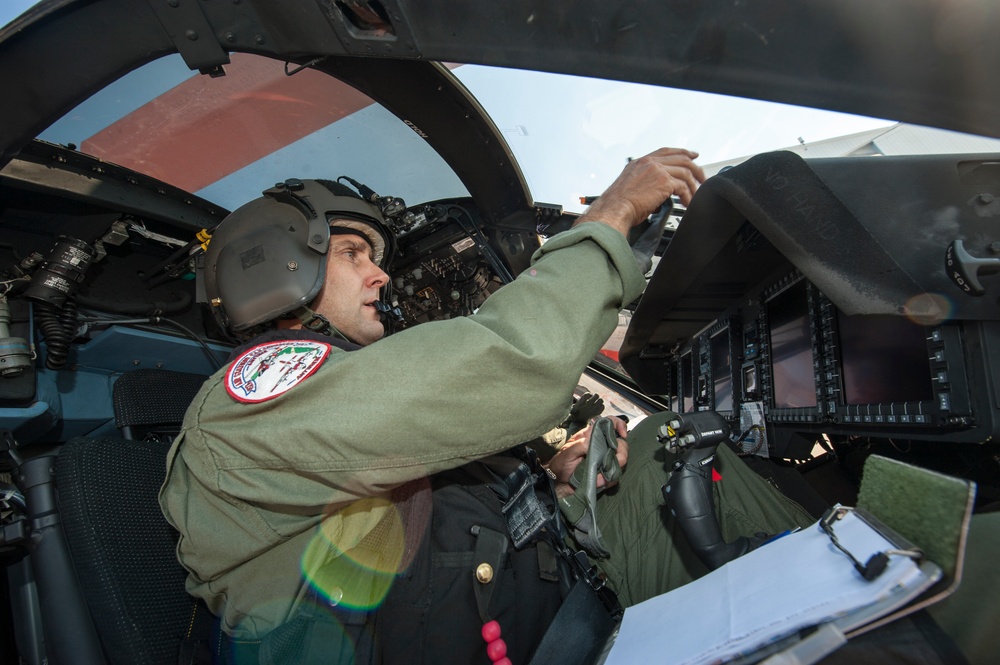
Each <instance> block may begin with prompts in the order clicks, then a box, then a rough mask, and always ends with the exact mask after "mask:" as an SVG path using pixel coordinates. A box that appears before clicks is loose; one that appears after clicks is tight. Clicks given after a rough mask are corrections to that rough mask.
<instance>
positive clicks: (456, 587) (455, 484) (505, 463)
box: [376, 446, 620, 665]
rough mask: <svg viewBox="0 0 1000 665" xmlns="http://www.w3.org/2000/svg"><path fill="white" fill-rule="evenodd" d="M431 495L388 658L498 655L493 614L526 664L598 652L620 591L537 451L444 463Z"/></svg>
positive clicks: (394, 615) (391, 609) (393, 603)
mask: <svg viewBox="0 0 1000 665" xmlns="http://www.w3.org/2000/svg"><path fill="white" fill-rule="evenodd" d="M431 496H432V502H433V508H432V515H431V519H430V520H428V522H427V526H426V531H425V533H424V540H423V546H422V547H421V548H420V550H419V552H418V553H417V555H416V557H415V558H414V560H413V561H412V563H411V565H410V566H409V568H408V569H407V570H406V571H405V572H404V573H403V574H402V575H400V576H399V577H398V578H397V579H396V581H395V583H394V585H393V588H392V590H391V591H390V592H389V596H388V598H387V599H386V602H385V603H384V605H383V606H382V608H381V609H380V610H379V611H378V616H377V628H376V634H377V638H376V639H377V641H378V651H380V655H381V658H380V660H381V662H382V663H385V664H393V663H444V662H453V663H483V664H484V665H489V663H491V662H492V661H493V660H495V658H491V657H490V656H489V655H488V654H487V642H486V641H485V639H484V638H483V636H482V629H483V625H484V624H486V623H488V622H490V621H497V622H498V623H499V626H500V630H501V639H503V641H504V642H505V644H506V654H507V657H508V658H510V660H511V662H512V663H515V664H516V665H528V664H529V663H542V662H545V663H564V662H565V663H581V662H585V661H586V659H587V658H590V657H592V655H593V654H594V653H595V652H596V651H599V650H600V647H601V646H603V643H604V641H605V639H606V638H607V636H608V635H609V634H610V633H611V631H612V630H613V627H614V618H613V614H614V613H615V612H617V611H620V609H617V599H615V598H614V596H613V594H611V593H610V590H608V589H606V588H602V589H601V592H602V593H603V594H604V600H605V603H602V599H601V597H600V596H599V595H598V593H597V592H595V590H594V588H593V587H594V586H597V587H602V586H603V585H602V584H601V582H600V579H599V578H598V577H597V575H596V574H595V571H594V570H593V569H592V568H591V567H590V564H589V563H588V562H586V558H585V557H583V555H582V553H581V555H580V557H579V558H576V557H575V555H574V554H573V553H572V552H571V551H570V550H569V548H568V547H567V546H566V544H565V529H564V527H563V524H562V521H561V518H560V515H559V511H558V508H557V507H556V503H555V494H554V489H553V487H552V482H551V480H550V479H549V477H548V475H547V474H546V473H545V471H544V469H542V468H541V466H540V465H539V464H538V462H537V460H536V458H535V456H534V453H533V452H532V451H531V450H529V449H528V448H527V447H525V446H520V447H518V448H515V449H512V450H511V451H508V452H507V453H505V454H503V455H497V456H494V457H490V458H486V459H484V460H480V461H476V462H472V463H470V464H466V465H465V466H462V467H459V468H457V469H453V470H451V471H446V472H443V473H439V474H437V475H435V476H433V477H432V479H431ZM588 576H589V578H588ZM605 604H608V605H610V606H611V608H612V609H611V610H610V611H609V609H608V608H606V607H605ZM557 617H561V618H557ZM554 621H555V622H556V623H555V624H554ZM563 622H565V623H563ZM550 629H551V630H550ZM494 655H495V652H494Z"/></svg>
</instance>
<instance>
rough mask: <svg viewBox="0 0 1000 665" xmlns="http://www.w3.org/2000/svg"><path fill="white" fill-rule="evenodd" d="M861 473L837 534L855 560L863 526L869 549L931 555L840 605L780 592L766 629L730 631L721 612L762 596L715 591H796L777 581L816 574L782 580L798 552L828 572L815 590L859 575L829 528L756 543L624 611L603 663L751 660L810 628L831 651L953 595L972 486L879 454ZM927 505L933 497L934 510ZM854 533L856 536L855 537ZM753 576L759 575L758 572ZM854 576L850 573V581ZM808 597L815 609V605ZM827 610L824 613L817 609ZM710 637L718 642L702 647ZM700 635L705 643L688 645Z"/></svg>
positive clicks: (805, 579)
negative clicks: (832, 639) (831, 639)
mask: <svg viewBox="0 0 1000 665" xmlns="http://www.w3.org/2000/svg"><path fill="white" fill-rule="evenodd" d="M864 477H865V481H864V482H863V483H862V488H861V492H860V493H859V501H858V503H859V507H858V509H854V510H850V511H849V512H850V514H851V516H852V519H851V520H848V521H845V522H844V524H845V525H847V524H850V526H849V528H848V527H845V530H844V536H845V538H844V539H843V540H846V541H848V546H849V547H856V548H859V549H858V558H859V559H860V560H862V561H864V560H867V558H868V557H869V556H870V554H871V550H870V549H866V548H868V547H869V545H866V544H865V542H866V539H867V538H868V535H864V534H868V533H869V532H870V533H871V534H875V535H877V537H879V538H881V539H882V540H881V541H879V544H877V545H870V546H871V547H874V548H875V549H878V548H883V549H885V548H889V549H907V550H909V549H913V548H914V544H915V545H916V546H919V547H920V549H921V550H923V551H924V552H925V553H927V554H928V556H927V557H926V558H925V559H924V560H922V561H920V562H919V563H916V562H913V561H909V564H910V565H908V566H907V571H906V573H905V574H904V575H902V576H901V577H899V578H893V577H889V578H884V579H883V581H884V582H886V583H889V588H888V589H886V588H880V587H879V585H877V584H874V585H872V586H869V587H868V588H869V589H870V590H871V591H872V593H870V594H868V595H867V596H866V595H865V594H864V593H863V592H862V593H861V595H860V596H859V598H852V599H850V600H849V601H846V602H847V605H846V606H836V605H829V606H825V605H824V603H825V601H826V599H825V598H818V597H815V598H813V597H809V598H806V599H805V600H803V599H802V598H795V597H790V598H787V599H785V600H788V603H787V604H785V605H780V606H779V607H778V609H777V610H774V608H769V609H767V610H762V611H777V612H778V613H777V614H775V615H774V616H773V617H769V619H773V621H770V623H769V622H768V621H762V622H760V623H761V624H762V625H763V626H764V627H763V628H762V629H760V630H759V631H758V632H756V633H754V634H753V635H752V636H751V638H750V639H745V640H744V639H742V638H741V636H740V635H739V634H735V635H734V632H735V633H739V631H740V630H742V629H743V627H742V626H735V627H734V626H732V625H727V624H725V622H720V621H719V616H720V615H721V614H724V613H726V612H730V613H735V614H737V615H739V614H741V613H745V612H752V611H755V610H757V609H759V606H760V605H761V603H760V602H759V599H758V598H749V599H747V598H740V597H737V598H735V599H731V598H729V597H726V599H725V602H721V603H720V602H718V600H717V599H715V600H713V599H714V597H715V596H716V595H718V594H719V593H723V594H725V593H728V592H729V591H730V590H731V589H733V588H738V587H750V591H749V593H751V594H760V595H761V596H765V595H767V594H768V593H786V594H794V592H796V591H797V589H794V588H793V589H787V588H784V589H783V588H782V584H785V586H786V587H787V586H795V585H798V584H800V583H801V584H809V583H811V582H812V581H814V580H810V579H809V577H810V576H808V575H803V574H802V571H801V570H799V571H798V572H797V573H795V574H798V575H799V577H798V578H796V581H795V582H789V581H788V580H791V579H792V577H793V575H792V574H790V573H791V572H794V571H791V569H790V567H789V566H788V564H787V562H789V561H796V560H799V559H801V558H803V557H805V558H807V559H808V560H809V561H815V562H816V565H817V567H818V568H817V570H818V571H820V572H823V571H825V572H826V573H828V577H829V576H832V577H830V579H829V580H828V581H829V582H831V584H830V585H828V586H827V587H826V588H825V589H823V590H820V591H817V593H832V594H833V596H836V595H837V592H836V591H835V590H834V591H831V589H834V587H837V586H838V585H840V584H841V583H843V584H842V586H844V587H845V588H846V587H848V586H852V585H853V587H854V590H857V589H858V588H859V585H858V583H857V582H858V579H860V576H858V574H857V572H856V571H855V569H854V567H853V566H852V565H851V563H850V561H849V560H848V558H847V557H845V556H843V555H842V554H841V553H839V552H836V551H835V550H834V549H833V547H832V546H830V545H828V544H827V545H825V546H824V543H825V542H826V541H825V539H826V535H825V534H819V533H818V528H817V527H818V525H813V527H810V528H809V529H806V530H804V531H803V532H801V533H798V534H792V535H790V536H786V537H784V538H781V539H779V540H776V541H774V542H772V543H769V544H767V545H765V546H763V547H761V548H759V549H757V550H754V551H753V552H750V553H749V554H747V555H745V556H744V557H741V558H740V559H736V560H735V561H732V562H730V563H728V564H726V566H723V567H722V568H720V569H718V570H716V571H713V572H712V573H710V574H709V575H707V576H705V577H703V578H701V579H699V580H696V581H694V582H692V583H690V584H688V585H685V586H683V587H680V588H679V589H675V590H674V591H671V592H669V593H667V594H664V595H662V596H657V597H656V598H653V599H650V600H648V601H646V602H644V603H640V604H639V605H636V606H633V607H631V608H628V609H627V610H626V612H625V617H624V619H623V621H622V625H621V626H620V628H619V633H618V636H617V639H616V640H615V643H614V645H612V646H611V648H610V650H609V651H608V652H607V653H606V654H605V655H606V660H605V662H606V663H607V664H608V665H614V664H616V663H630V662H670V663H675V662H684V663H713V662H733V663H741V664H747V663H754V662H759V661H760V660H762V659H764V658H769V657H773V655H774V654H775V653H776V652H777V653H778V654H780V653H782V652H783V651H784V650H786V649H792V650H794V649H797V648H799V644H800V643H801V642H803V641H804V640H801V639H800V635H801V631H803V630H806V629H811V628H814V627H816V626H823V632H824V633H825V634H828V633H832V634H834V635H835V636H840V640H841V641H840V642H836V643H831V646H830V647H829V648H828V650H827V652H829V651H832V650H833V649H834V648H836V646H839V644H842V643H843V639H844V637H843V636H844V634H845V633H846V634H847V635H849V636H854V635H859V634H861V633H864V632H867V631H868V630H871V629H873V628H875V627H878V626H880V625H883V624H885V623H888V622H889V621H892V620H895V619H896V618H899V617H901V616H904V615H906V614H909V613H911V612H914V611H916V610H918V609H921V608H923V607H926V606H927V605H929V604H932V603H934V602H937V600H939V599H941V598H943V597H945V596H946V595H948V594H949V593H951V592H952V591H953V590H954V588H955V587H956V586H957V585H958V582H959V581H960V580H961V560H962V558H963V556H964V547H965V539H966V536H967V532H968V522H969V519H970V516H971V512H972V498H973V497H974V492H975V486H974V484H972V483H969V482H967V481H963V480H959V479H955V478H951V477H948V476H944V475H942V474H936V473H933V472H930V471H927V470H924V469H920V468H918V467H913V466H911V465H907V464H904V463H901V462H897V461H895V460H889V459H888V458H876V456H872V458H870V459H869V463H868V464H867V465H866V467H865V476H864ZM873 485H874V486H875V489H874V490H872V486H873ZM866 486H868V487H867V489H866ZM901 488H904V490H901ZM916 495H918V496H916ZM921 497H922V498H921ZM862 504H863V505H862ZM924 504H934V506H933V509H931V508H928V507H927V506H925V505H924ZM876 514H877V515H878V517H875V515H876ZM854 518H858V519H857V520H854ZM855 521H856V522H857V524H855V523H854V522H855ZM859 524H860V525H863V527H862V526H858V525H859ZM852 530H853V531H854V532H857V533H861V534H862V537H861V538H860V542H859V541H858V539H857V538H856V537H855V535H854V534H853V533H852ZM872 542H874V541H872ZM931 552H934V554H933V555H931V554H930V553H931ZM934 556H937V557H944V559H942V561H943V562H944V565H939V562H937V561H934V559H933V557H934ZM727 569H729V572H728V573H727V572H725V571H726V570H727ZM720 571H723V572H720ZM748 571H752V574H750V572H748ZM895 572H896V573H898V572H901V569H900V568H897V569H896V571H895ZM887 574H888V571H887ZM893 574H895V573H893ZM726 575H729V577H726ZM755 575H757V576H759V579H755V578H754V576H755ZM768 575H770V576H771V577H767V576H768ZM852 575H853V576H857V579H853V581H852V577H851V576H852ZM720 576H721V577H720ZM876 581H877V580H876ZM862 586H863V585H862ZM882 586H883V587H884V586H885V585H882ZM713 602H715V605H714V606H713V605H712V603H713ZM796 602H800V604H801V607H800V608H799V609H796V610H794V611H792V612H789V611H788V607H791V606H793V605H794V603H796ZM810 604H811V605H814V606H818V610H817V607H810ZM706 605H707V606H706ZM826 609H829V612H826V613H825V614H824V610H826ZM630 615H631V616H630ZM793 615H794V616H793ZM765 618H768V617H765ZM673 623H680V624H683V626H682V628H680V629H677V630H673V629H675V628H677V627H676V626H673V625H672V624H673ZM766 624H767V625H766ZM671 630H673V632H671ZM713 639H714V640H716V642H717V644H716V645H711V644H708V642H709V641H710V640H713ZM807 639H808V638H807ZM698 640H702V641H703V642H704V644H702V643H696V644H694V645H693V646H692V645H691V644H690V643H691V642H697V641H698ZM705 645H707V646H705ZM687 647H690V648H687ZM818 657H822V654H820V655H819V656H818ZM818 657H817V658H818Z"/></svg>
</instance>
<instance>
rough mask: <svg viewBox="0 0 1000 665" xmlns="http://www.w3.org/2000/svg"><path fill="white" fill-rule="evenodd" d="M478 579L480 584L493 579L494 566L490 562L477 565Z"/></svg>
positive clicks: (487, 582)
mask: <svg viewBox="0 0 1000 665" xmlns="http://www.w3.org/2000/svg"><path fill="white" fill-rule="evenodd" d="M476 580H477V581H478V582H479V583H480V584H489V583H490V582H492V581H493V566H491V565H490V564H488V563H481V564H479V565H478V566H476Z"/></svg>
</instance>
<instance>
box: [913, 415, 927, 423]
mask: <svg viewBox="0 0 1000 665" xmlns="http://www.w3.org/2000/svg"><path fill="white" fill-rule="evenodd" d="M913 422H915V423H918V424H921V425H923V424H925V423H926V422H927V416H925V415H924V414H922V413H918V414H917V415H915V416H913Z"/></svg>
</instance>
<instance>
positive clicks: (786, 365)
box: [767, 281, 816, 409]
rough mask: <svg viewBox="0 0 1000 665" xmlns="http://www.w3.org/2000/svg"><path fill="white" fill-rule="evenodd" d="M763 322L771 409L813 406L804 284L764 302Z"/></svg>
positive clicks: (810, 341) (813, 374)
mask: <svg viewBox="0 0 1000 665" xmlns="http://www.w3.org/2000/svg"><path fill="white" fill-rule="evenodd" d="M767 323H768V328H769V329H770V340H771V377H772V385H773V392H774V407H775V408H779V409H790V408H798V407H809V406H816V374H815V372H814V371H813V354H812V337H811V336H810V334H809V302H808V299H807V296H806V283H805V281H800V282H799V283H798V284H796V285H795V286H792V287H791V288H789V289H787V290H785V291H782V292H781V293H779V294H778V295H776V296H775V297H774V298H772V299H771V300H769V301H768V302H767Z"/></svg>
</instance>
